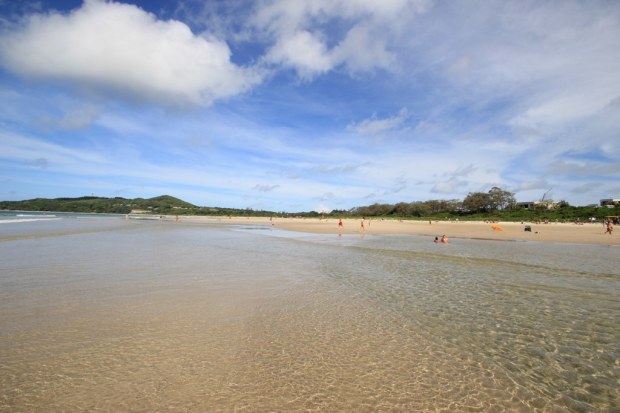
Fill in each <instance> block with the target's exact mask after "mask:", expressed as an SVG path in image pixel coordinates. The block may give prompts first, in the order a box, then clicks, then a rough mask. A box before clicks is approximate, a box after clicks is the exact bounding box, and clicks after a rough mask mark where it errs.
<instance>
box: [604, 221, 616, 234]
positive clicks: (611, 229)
mask: <svg viewBox="0 0 620 413" xmlns="http://www.w3.org/2000/svg"><path fill="white" fill-rule="evenodd" d="M613 232H614V223H613V222H612V220H611V219H610V220H609V221H607V230H606V231H605V234H609V235H612V234H613Z"/></svg>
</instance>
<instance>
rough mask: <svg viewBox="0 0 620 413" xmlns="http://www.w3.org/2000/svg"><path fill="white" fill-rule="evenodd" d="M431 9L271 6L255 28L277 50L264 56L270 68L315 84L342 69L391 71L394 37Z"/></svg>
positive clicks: (415, 1) (396, 3)
mask: <svg viewBox="0 0 620 413" xmlns="http://www.w3.org/2000/svg"><path fill="white" fill-rule="evenodd" d="M429 3H430V2H429V1H427V0H389V1H381V2H377V1H355V0H346V1H337V2H335V1H331V0H300V1H294V2H293V1H278V0H272V1H267V2H266V3H264V6H263V7H261V8H259V9H258V10H257V12H256V15H255V16H254V17H253V18H252V19H251V24H252V26H253V27H254V28H255V29H256V30H257V32H258V33H261V35H262V36H264V37H266V38H269V39H270V41H271V43H272V44H273V45H272V46H271V47H270V50H269V51H268V53H267V54H266V56H265V61H266V62H267V63H270V64H279V65H283V66H285V67H290V68H292V69H294V70H296V71H297V73H298V74H299V75H300V77H302V78H305V79H311V78H312V77H314V76H316V75H319V74H322V73H324V72H326V71H329V70H332V69H334V68H336V67H338V66H343V67H346V68H347V69H348V70H349V71H350V72H352V73H355V72H360V71H368V70H372V69H374V68H383V69H387V68H390V67H392V65H393V64H394V62H395V61H396V59H395V55H394V52H393V51H391V50H390V48H391V46H390V44H391V40H392V36H393V35H394V34H395V33H396V32H398V31H399V30H402V29H403V28H404V27H406V22H408V21H409V20H410V19H411V17H412V16H415V15H416V14H418V13H422V12H423V11H425V10H426V9H427V8H428V7H429ZM334 27H339V28H341V30H334V29H333V28H334ZM330 28H331V30H330Z"/></svg>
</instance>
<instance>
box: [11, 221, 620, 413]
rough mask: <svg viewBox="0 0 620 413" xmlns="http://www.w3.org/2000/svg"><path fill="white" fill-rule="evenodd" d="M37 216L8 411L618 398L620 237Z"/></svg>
mask: <svg viewBox="0 0 620 413" xmlns="http://www.w3.org/2000/svg"><path fill="white" fill-rule="evenodd" d="M36 215H37V214H35V215H34V216H29V217H17V216H13V215H12V216H8V215H5V216H4V217H2V218H0V412H54V411H80V412H81V411H110V412H120V411H133V412H135V411H144V412H153V411H161V412H167V411H171V412H185V411H188V412H194V411H196V412H198V411H200V412H229V411H235V412H620V322H619V321H620V259H619V258H618V253H619V251H620V250H618V247H609V246H599V245H577V244H553V243H537V242H507V241H485V240H468V239H453V240H451V243H450V244H447V245H441V244H440V245H437V244H434V243H433V242H432V240H430V239H429V238H428V237H420V236H411V235H407V236H404V235H399V236H395V235H391V236H380V235H369V234H367V235H365V236H363V237H361V236H359V235H343V236H337V235H324V234H323V235H321V234H301V233H295V232H285V231H280V230H277V229H275V228H273V227H270V226H261V225H252V224H249V223H248V224H247V225H243V224H238V225H235V224H222V223H220V222H219V221H218V220H217V219H213V220H211V221H209V222H205V223H198V222H194V221H192V220H181V222H174V221H164V222H159V221H156V220H154V221H148V220H124V219H122V216H121V217H119V216H107V217H98V216H83V215H70V214H69V215H62V214H60V215H57V214H56V216H54V217H50V216H36ZM39 215H40V214H39Z"/></svg>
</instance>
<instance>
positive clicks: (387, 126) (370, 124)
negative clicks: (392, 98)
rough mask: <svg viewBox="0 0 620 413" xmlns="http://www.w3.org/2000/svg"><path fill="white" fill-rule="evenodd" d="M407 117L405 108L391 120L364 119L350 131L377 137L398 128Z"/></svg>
mask: <svg viewBox="0 0 620 413" xmlns="http://www.w3.org/2000/svg"><path fill="white" fill-rule="evenodd" d="M407 117H408V113H407V109H405V108H403V109H401V110H400V112H398V115H396V116H393V117H391V118H385V119H377V117H376V115H373V116H372V117H371V118H370V119H364V120H363V121H361V122H359V123H353V124H350V125H349V129H352V130H354V131H356V132H357V133H361V134H365V135H376V134H378V133H381V132H385V131H388V130H391V129H394V128H397V127H398V126H400V125H401V124H402V123H403V122H404V121H405V120H406V119H407Z"/></svg>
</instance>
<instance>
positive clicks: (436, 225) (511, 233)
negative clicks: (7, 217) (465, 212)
mask: <svg viewBox="0 0 620 413" xmlns="http://www.w3.org/2000/svg"><path fill="white" fill-rule="evenodd" d="M190 220H191V222H200V221H203V220H204V221H207V220H208V221H210V222H213V221H214V218H213V217H192V218H191V219H190ZM190 220H188V219H187V218H186V217H181V221H186V222H187V221H190ZM216 220H217V221H218V222H221V223H224V224H241V223H250V224H259V225H269V226H272V227H273V228H277V229H281V230H285V231H294V232H302V233H314V234H334V235H339V234H340V235H344V234H364V235H418V236H427V237H430V238H431V239H430V240H429V241H432V240H433V239H434V237H441V236H442V235H446V236H447V237H448V239H451V238H454V239H459V238H463V239H478V240H488V241H535V242H555V243H570V244H597V245H609V246H612V245H620V238H618V236H617V234H614V235H609V234H605V228H604V227H603V225H602V224H601V223H596V224H594V223H584V224H574V223H546V224H544V223H542V224H534V223H529V222H524V223H523V224H521V223H518V222H494V223H490V222H484V221H431V222H430V223H429V221H405V220H402V221H399V220H391V219H383V220H382V219H377V220H375V219H371V220H369V219H365V220H364V227H363V228H362V226H361V221H362V220H361V219H350V218H347V219H343V220H342V223H343V226H342V227H339V226H338V221H339V220H338V219H337V218H327V219H321V218H267V217H264V218H261V217H222V218H221V219H217V218H216ZM493 226H499V227H500V228H501V230H496V229H493ZM526 226H529V227H530V228H531V232H529V231H525V227H526Z"/></svg>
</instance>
